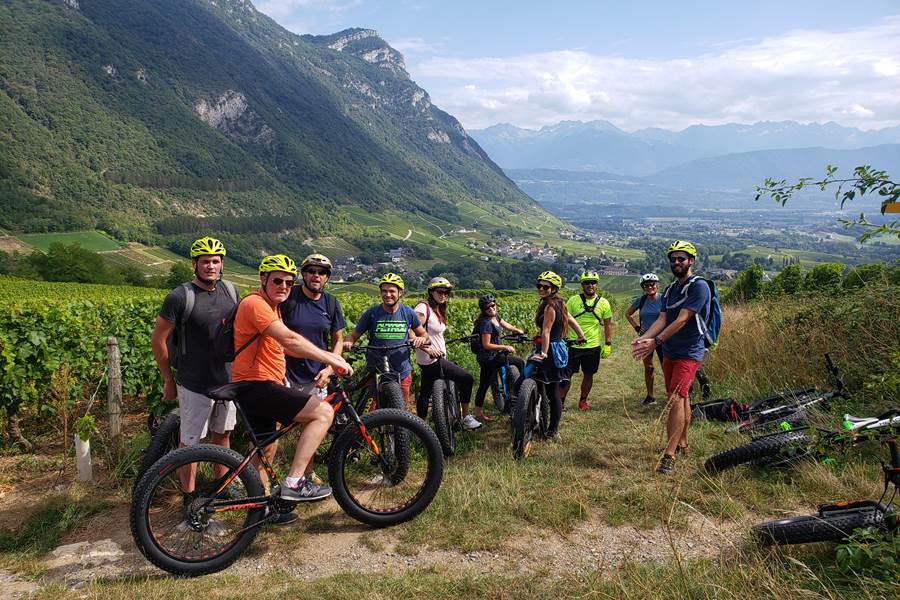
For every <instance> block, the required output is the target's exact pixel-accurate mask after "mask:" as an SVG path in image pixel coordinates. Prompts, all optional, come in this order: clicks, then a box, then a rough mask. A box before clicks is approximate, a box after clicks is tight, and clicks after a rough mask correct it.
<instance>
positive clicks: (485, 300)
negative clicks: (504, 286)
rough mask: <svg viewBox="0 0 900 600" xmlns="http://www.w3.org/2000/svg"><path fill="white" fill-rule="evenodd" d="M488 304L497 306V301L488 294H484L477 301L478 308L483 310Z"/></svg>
mask: <svg viewBox="0 0 900 600" xmlns="http://www.w3.org/2000/svg"><path fill="white" fill-rule="evenodd" d="M488 304H497V299H496V298H494V297H493V296H492V295H490V294H486V295H484V296H482V297H481V298H479V299H478V308H480V309H481V310H484V307H486V306H487V305H488Z"/></svg>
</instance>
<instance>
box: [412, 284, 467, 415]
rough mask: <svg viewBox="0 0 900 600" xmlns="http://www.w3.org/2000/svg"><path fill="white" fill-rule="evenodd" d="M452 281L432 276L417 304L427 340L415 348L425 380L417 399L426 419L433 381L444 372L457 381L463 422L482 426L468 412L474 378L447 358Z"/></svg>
mask: <svg viewBox="0 0 900 600" xmlns="http://www.w3.org/2000/svg"><path fill="white" fill-rule="evenodd" d="M452 290H453V284H452V283H450V281H449V280H448V279H446V278H444V277H433V278H432V279H431V281H429V282H428V289H427V296H426V298H425V300H423V301H421V302H419V303H418V304H416V307H415V309H414V310H415V311H416V314H417V315H418V316H419V320H420V321H421V322H422V324H423V326H424V327H425V332H426V333H427V334H428V340H429V341H430V342H431V343H430V344H429V345H428V346H427V347H425V348H419V349H417V350H416V362H417V363H419V367H421V369H422V382H421V387H420V389H419V397H418V399H417V400H416V412H417V413H418V415H419V416H420V417H422V418H423V419H424V418H425V417H427V416H428V403H429V400H430V399H431V389H432V387H433V386H434V382H435V381H436V380H437V379H438V377H440V376H441V373H443V376H444V377H445V378H447V379H450V380H452V381H454V382H456V389H457V391H458V392H459V403H460V405H461V406H462V426H463V428H465V429H477V428H478V427H481V423H479V422H478V421H477V420H476V419H475V417H473V416H472V415H470V414H469V401H470V400H471V399H472V386H473V385H474V384H475V379H474V378H473V377H472V376H471V375H470V374H469V373H468V371H466V370H465V369H463V368H462V367H460V366H459V365H457V364H456V363H454V362H452V361H450V360H448V359H447V344H446V341H445V340H444V331H446V329H447V304H448V301H449V299H450V292H451V291H452Z"/></svg>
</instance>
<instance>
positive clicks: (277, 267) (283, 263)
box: [259, 254, 297, 277]
mask: <svg viewBox="0 0 900 600" xmlns="http://www.w3.org/2000/svg"><path fill="white" fill-rule="evenodd" d="M273 271H283V272H285V273H290V274H291V275H293V276H294V277H296V276H297V263H295V262H294V261H293V260H291V257H290V256H285V255H284V254H273V255H271V256H267V257H265V258H264V259H262V262H260V263H259V274H260V275H262V274H263V273H272V272H273Z"/></svg>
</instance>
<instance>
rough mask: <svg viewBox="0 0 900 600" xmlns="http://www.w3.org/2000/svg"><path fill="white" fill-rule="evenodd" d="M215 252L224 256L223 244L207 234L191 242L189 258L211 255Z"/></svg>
mask: <svg viewBox="0 0 900 600" xmlns="http://www.w3.org/2000/svg"><path fill="white" fill-rule="evenodd" d="M216 254H218V255H221V256H225V246H223V245H222V242H220V241H219V240H217V239H216V238H212V237H209V236H207V237H202V238H200V239H199V240H195V241H194V243H193V244H191V258H197V257H198V256H213V255H216Z"/></svg>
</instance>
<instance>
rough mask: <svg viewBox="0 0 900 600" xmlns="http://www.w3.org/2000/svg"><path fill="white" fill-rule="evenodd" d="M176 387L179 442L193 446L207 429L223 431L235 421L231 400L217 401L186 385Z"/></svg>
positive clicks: (232, 425) (234, 410) (235, 415)
mask: <svg viewBox="0 0 900 600" xmlns="http://www.w3.org/2000/svg"><path fill="white" fill-rule="evenodd" d="M176 387H177V389H178V412H179V414H180V415H181V443H182V444H184V445H185V446H194V445H196V444H199V443H200V440H202V439H203V438H205V437H206V434H207V433H208V430H209V429H212V430H213V431H215V432H216V433H225V432H227V431H231V430H232V429H234V426H235V424H236V423H237V409H236V408H235V407H234V403H233V402H219V403H216V402H215V401H214V400H211V399H210V398H207V397H206V396H204V395H203V394H198V393H197V392H192V391H191V390H189V389H187V388H186V387H182V386H180V385H179V386H176Z"/></svg>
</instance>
